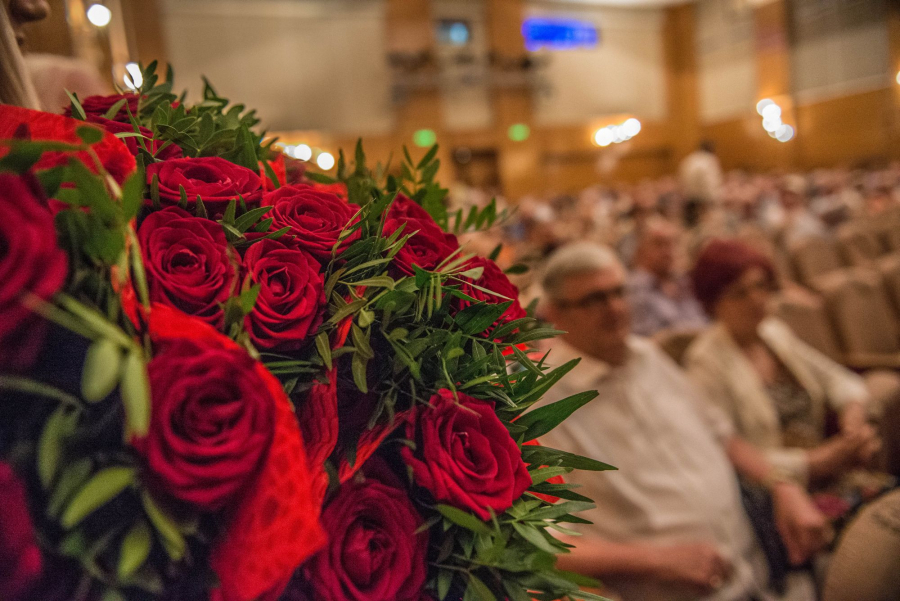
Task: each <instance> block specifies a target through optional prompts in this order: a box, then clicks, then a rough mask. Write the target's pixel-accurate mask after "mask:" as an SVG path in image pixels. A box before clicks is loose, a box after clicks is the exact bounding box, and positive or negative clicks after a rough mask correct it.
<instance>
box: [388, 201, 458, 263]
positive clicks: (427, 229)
mask: <svg viewBox="0 0 900 601" xmlns="http://www.w3.org/2000/svg"><path fill="white" fill-rule="evenodd" d="M404 224H405V227H404V228H403V233H402V234H401V235H402V236H407V235H409V234H412V233H413V232H415V234H414V235H413V236H412V237H411V238H410V239H409V240H407V241H406V244H404V245H403V248H401V249H400V251H399V252H398V253H397V254H396V255H395V256H394V260H393V261H391V268H392V270H393V271H394V272H395V274H397V275H413V274H414V273H415V271H414V270H413V268H412V266H413V265H418V266H419V268H421V269H425V270H428V271H430V270H433V269H435V268H436V267H437V266H438V265H440V264H441V262H442V261H443V260H444V259H446V258H447V257H448V256H450V255H451V254H452V253H453V252H454V251H455V250H457V249H458V248H459V241H457V239H456V236H454V235H453V234H448V233H446V232H445V231H444V230H442V229H441V228H440V226H439V225H438V224H437V223H436V222H435V221H434V219H432V217H431V215H429V214H428V212H427V211H426V210H425V209H423V208H422V207H420V206H419V205H418V204H416V203H415V202H414V201H412V200H410V199H409V198H407V197H405V196H403V195H402V194H401V195H398V196H397V198H396V200H394V203H393V204H392V205H391V208H390V209H389V210H388V214H387V219H386V220H385V224H384V233H385V235H386V236H387V235H390V234H392V233H394V232H395V231H396V230H397V229H399V228H400V226H403V225H404Z"/></svg>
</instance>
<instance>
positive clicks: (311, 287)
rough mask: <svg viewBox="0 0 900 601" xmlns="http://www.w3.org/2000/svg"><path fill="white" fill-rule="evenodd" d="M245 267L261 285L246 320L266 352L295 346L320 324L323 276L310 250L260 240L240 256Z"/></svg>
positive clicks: (257, 343)
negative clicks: (306, 251)
mask: <svg viewBox="0 0 900 601" xmlns="http://www.w3.org/2000/svg"><path fill="white" fill-rule="evenodd" d="M244 270H245V271H246V272H247V274H248V275H249V276H250V278H251V279H252V281H253V283H254V284H259V285H260V290H259V296H258V297H257V298H256V305H255V306H254V307H253V310H252V311H251V312H250V314H249V315H247V317H246V318H245V319H246V321H245V325H246V328H247V332H248V333H249V334H250V338H251V340H253V344H255V345H256V346H257V347H259V348H261V349H266V350H275V349H277V350H282V351H285V350H297V349H299V348H300V347H301V346H303V344H304V343H305V342H306V341H307V339H308V338H309V336H311V335H312V334H313V333H315V331H316V328H318V327H319V324H321V323H322V308H323V307H324V306H325V280H324V276H323V275H322V273H321V272H320V266H319V264H318V263H317V262H316V260H315V259H313V258H312V257H311V256H310V255H309V254H307V253H305V252H304V251H302V250H296V249H293V248H290V247H288V246H286V245H285V244H282V243H281V242H279V241H278V240H263V241H261V242H257V243H255V244H254V245H253V246H251V247H250V248H249V249H248V250H247V253H246V254H245V255H244Z"/></svg>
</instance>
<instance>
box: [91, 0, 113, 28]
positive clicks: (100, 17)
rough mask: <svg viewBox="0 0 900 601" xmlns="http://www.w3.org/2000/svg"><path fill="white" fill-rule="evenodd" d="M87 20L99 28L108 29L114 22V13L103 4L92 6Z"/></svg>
mask: <svg viewBox="0 0 900 601" xmlns="http://www.w3.org/2000/svg"><path fill="white" fill-rule="evenodd" d="M87 18H88V21H90V22H91V24H93V25H95V26H97V27H106V26H107V25H109V22H110V21H111V20H112V12H111V11H110V10H109V9H108V8H106V7H105V6H103V5H102V4H92V5H91V6H90V8H88V9H87Z"/></svg>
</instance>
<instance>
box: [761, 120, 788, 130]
mask: <svg viewBox="0 0 900 601" xmlns="http://www.w3.org/2000/svg"><path fill="white" fill-rule="evenodd" d="M782 125H783V124H782V123H781V119H763V123H762V126H763V129H764V130H766V131H778V128H779V127H781V126H782Z"/></svg>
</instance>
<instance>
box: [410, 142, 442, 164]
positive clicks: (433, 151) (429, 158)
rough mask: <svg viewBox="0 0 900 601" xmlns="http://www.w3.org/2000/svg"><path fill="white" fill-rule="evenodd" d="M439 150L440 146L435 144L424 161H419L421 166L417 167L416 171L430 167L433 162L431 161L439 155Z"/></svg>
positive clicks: (424, 157)
mask: <svg viewBox="0 0 900 601" xmlns="http://www.w3.org/2000/svg"><path fill="white" fill-rule="evenodd" d="M438 148H439V146H438V144H435V145H434V146H432V147H431V148H430V149H429V150H428V152H426V153H425V156H423V157H422V160H421V161H419V164H418V165H416V169H423V168H424V167H425V166H426V165H428V163H430V162H431V160H432V159H433V158H434V157H435V155H437V152H438ZM410 162H412V161H410Z"/></svg>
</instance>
